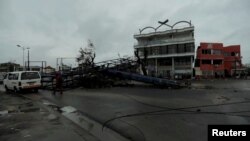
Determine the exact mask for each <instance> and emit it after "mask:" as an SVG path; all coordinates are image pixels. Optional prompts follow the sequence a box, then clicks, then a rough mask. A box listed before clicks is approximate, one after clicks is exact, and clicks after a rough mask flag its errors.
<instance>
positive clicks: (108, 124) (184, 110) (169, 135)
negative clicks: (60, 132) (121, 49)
mask: <svg viewBox="0 0 250 141" xmlns="http://www.w3.org/2000/svg"><path fill="white" fill-rule="evenodd" d="M26 96H28V97H32V98H36V99H38V100H48V101H49V102H51V103H53V104H55V105H57V106H59V107H64V106H71V107H74V108H75V109H77V110H78V111H79V113H80V114H81V115H82V116H85V117H87V118H88V119H91V120H93V121H95V122H96V123H97V124H93V125H91V126H88V127H89V128H88V130H87V131H88V132H90V133H91V132H92V133H93V131H92V130H93V129H94V128H93V126H94V127H96V128H95V129H96V130H99V132H95V133H96V134H98V135H95V136H100V134H104V133H105V132H109V131H108V130H109V129H112V130H113V131H115V132H117V133H119V134H120V135H121V136H123V137H125V138H127V139H129V140H130V139H131V140H136V141H144V140H146V141H155V140H171V141H182V140H183V141H184V140H185V141H186V140H192V141H201V140H207V125H209V124H249V123H250V81H249V80H209V81H204V80H203V81H195V82H193V83H192V87H191V88H184V89H158V88H153V87H149V86H139V87H114V88H103V89H84V88H78V89H73V90H68V91H65V92H64V94H63V95H60V94H56V95H53V94H52V93H51V92H50V91H45V90H41V91H39V93H38V94H27V95H26ZM71 118H72V119H74V118H73V116H72V117H71ZM78 119H79V118H78ZM83 120H86V119H85V118H83ZM77 122H78V121H77ZM100 125H104V126H103V127H102V126H100ZM101 128H102V129H101ZM102 140H105V139H102Z"/></svg>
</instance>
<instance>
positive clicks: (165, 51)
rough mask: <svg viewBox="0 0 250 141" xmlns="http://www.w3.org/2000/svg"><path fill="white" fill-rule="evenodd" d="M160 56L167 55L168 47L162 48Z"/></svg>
mask: <svg viewBox="0 0 250 141" xmlns="http://www.w3.org/2000/svg"><path fill="white" fill-rule="evenodd" d="M160 54H167V46H162V47H161V50H160Z"/></svg>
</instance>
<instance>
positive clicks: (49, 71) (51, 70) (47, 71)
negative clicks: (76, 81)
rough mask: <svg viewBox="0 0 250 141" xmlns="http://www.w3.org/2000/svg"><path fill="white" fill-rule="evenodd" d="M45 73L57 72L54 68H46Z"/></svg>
mask: <svg viewBox="0 0 250 141" xmlns="http://www.w3.org/2000/svg"><path fill="white" fill-rule="evenodd" d="M43 72H44V73H52V72H55V68H52V67H51V66H47V67H45V68H44V71H43Z"/></svg>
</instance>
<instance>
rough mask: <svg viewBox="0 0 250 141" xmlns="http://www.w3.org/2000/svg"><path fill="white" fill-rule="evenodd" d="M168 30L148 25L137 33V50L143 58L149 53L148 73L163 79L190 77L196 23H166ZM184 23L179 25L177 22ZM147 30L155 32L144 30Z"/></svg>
mask: <svg viewBox="0 0 250 141" xmlns="http://www.w3.org/2000/svg"><path fill="white" fill-rule="evenodd" d="M159 23H160V24H161V25H160V26H159V27H161V26H162V25H166V26H167V27H168V29H167V30H164V31H160V30H159V27H157V28H153V27H145V28H144V29H142V30H140V33H139V34H135V35H134V38H135V39H136V40H137V43H136V44H135V45H134V49H135V51H136V52H138V54H139V56H141V58H142V59H145V57H144V58H143V56H145V53H146V54H147V55H146V56H147V57H146V69H147V72H148V75H151V76H156V77H164V78H190V77H191V76H192V74H193V71H192V70H193V62H194V55H195V53H194V51H195V41H194V26H193V25H192V24H191V22H187V21H180V22H177V23H175V24H173V25H172V26H170V25H168V24H166V21H165V23H163V22H159ZM179 24H184V25H185V26H184V27H183V26H182V27H181V28H178V27H177V25H179ZM146 29H153V30H154V31H153V32H149V33H144V30H146Z"/></svg>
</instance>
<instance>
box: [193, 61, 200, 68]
mask: <svg viewBox="0 0 250 141" xmlns="http://www.w3.org/2000/svg"><path fill="white" fill-rule="evenodd" d="M194 66H195V67H200V59H196V60H195V63H194Z"/></svg>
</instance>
